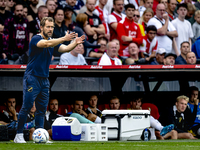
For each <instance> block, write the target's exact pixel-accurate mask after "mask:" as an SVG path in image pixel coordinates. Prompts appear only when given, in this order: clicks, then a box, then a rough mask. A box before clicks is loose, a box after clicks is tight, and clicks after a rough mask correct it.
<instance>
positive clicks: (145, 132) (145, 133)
mask: <svg viewBox="0 0 200 150" xmlns="http://www.w3.org/2000/svg"><path fill="white" fill-rule="evenodd" d="M148 140H149V132H148V130H147V129H145V130H144V141H148Z"/></svg>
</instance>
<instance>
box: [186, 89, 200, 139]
mask: <svg viewBox="0 0 200 150" xmlns="http://www.w3.org/2000/svg"><path fill="white" fill-rule="evenodd" d="M198 96H199V89H198V88H197V87H196V86H191V87H189V90H188V97H189V102H188V107H187V108H188V110H190V111H191V113H193V112H196V111H197V113H196V118H195V121H194V124H191V128H190V129H191V130H192V132H193V134H194V136H195V137H198V138H199V137H200V118H199V115H200V103H199V99H198Z"/></svg>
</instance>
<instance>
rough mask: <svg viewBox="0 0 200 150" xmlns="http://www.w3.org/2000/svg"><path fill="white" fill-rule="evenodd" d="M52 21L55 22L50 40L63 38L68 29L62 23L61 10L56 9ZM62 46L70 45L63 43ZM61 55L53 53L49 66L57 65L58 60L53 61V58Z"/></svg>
mask: <svg viewBox="0 0 200 150" xmlns="http://www.w3.org/2000/svg"><path fill="white" fill-rule="evenodd" d="M54 20H55V27H54V30H53V35H52V38H60V37H63V36H65V34H66V32H67V31H68V28H67V27H66V26H65V22H64V10H63V9H62V8H59V7H58V8H56V10H55V13H54ZM63 44H65V45H68V44H70V42H69V41H65V42H63ZM60 55H61V53H60V52H58V51H54V52H53V57H52V60H51V64H58V63H59V60H56V59H54V57H60Z"/></svg>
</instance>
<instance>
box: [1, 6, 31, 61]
mask: <svg viewBox="0 0 200 150" xmlns="http://www.w3.org/2000/svg"><path fill="white" fill-rule="evenodd" d="M14 8H15V11H14V16H13V17H12V18H10V19H7V20H6V21H5V27H4V31H3V52H4V53H5V54H6V56H7V59H8V63H9V64H14V63H17V62H16V60H17V59H20V62H18V63H21V64H24V63H27V62H26V61H25V57H26V58H27V54H26V52H27V51H28V44H29V33H30V32H29V22H28V20H27V19H25V18H24V17H23V5H22V4H16V5H15V6H14Z"/></svg>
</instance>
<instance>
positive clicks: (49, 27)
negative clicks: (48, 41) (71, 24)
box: [41, 20, 54, 38]
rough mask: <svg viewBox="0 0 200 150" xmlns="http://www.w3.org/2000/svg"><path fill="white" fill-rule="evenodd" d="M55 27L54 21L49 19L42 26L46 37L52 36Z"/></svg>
mask: <svg viewBox="0 0 200 150" xmlns="http://www.w3.org/2000/svg"><path fill="white" fill-rule="evenodd" d="M53 29H54V23H53V22H49V21H48V20H46V22H45V26H44V27H41V31H42V33H43V35H44V36H45V37H46V38H49V37H51V36H52V34H53Z"/></svg>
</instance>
